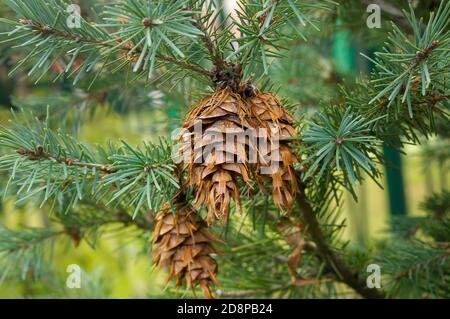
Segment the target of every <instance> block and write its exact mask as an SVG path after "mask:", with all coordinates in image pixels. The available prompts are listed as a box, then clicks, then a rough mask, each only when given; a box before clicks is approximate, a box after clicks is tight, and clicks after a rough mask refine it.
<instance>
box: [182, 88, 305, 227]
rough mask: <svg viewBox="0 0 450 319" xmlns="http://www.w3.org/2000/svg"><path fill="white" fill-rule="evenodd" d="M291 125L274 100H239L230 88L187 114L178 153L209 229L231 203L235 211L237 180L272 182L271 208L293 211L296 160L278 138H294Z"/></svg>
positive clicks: (263, 96) (262, 95)
mask: <svg viewBox="0 0 450 319" xmlns="http://www.w3.org/2000/svg"><path fill="white" fill-rule="evenodd" d="M293 121H294V118H293V117H292V115H290V114H289V112H288V111H287V110H286V109H285V108H284V107H283V105H282V104H281V102H280V101H279V100H278V99H277V98H276V97H275V96H274V95H272V94H270V93H259V92H256V93H255V94H253V95H252V96H251V97H247V96H246V97H242V96H241V95H239V94H237V93H234V92H232V91H231V90H230V89H228V88H227V89H220V90H217V91H216V92H215V93H214V94H213V95H211V96H209V97H206V98H204V99H203V100H202V101H200V103H199V104H198V105H197V106H195V107H194V108H193V109H192V110H191V111H190V112H189V114H188V116H187V119H186V121H185V123H184V125H183V128H184V131H183V132H182V134H181V140H182V141H183V143H184V145H183V147H182V148H181V153H182V154H183V157H184V160H185V162H187V170H188V172H189V174H190V176H189V182H190V184H191V185H193V186H194V187H195V189H196V199H195V206H196V207H199V206H200V205H202V204H205V206H206V207H207V209H208V218H207V221H208V223H209V224H211V222H212V220H213V219H214V221H216V220H217V219H221V220H222V221H223V222H225V221H226V219H227V217H228V209H229V204H230V200H231V199H233V201H234V204H235V205H236V207H239V191H238V185H237V183H238V180H239V179H242V180H243V181H244V182H245V183H247V184H249V185H250V177H252V178H254V179H257V180H258V181H260V185H262V182H263V181H264V180H267V179H270V180H271V182H272V196H273V200H274V203H275V204H276V205H277V206H278V207H279V208H280V209H286V208H291V207H292V204H293V194H294V193H295V192H296V191H297V183H296V177H295V173H294V168H293V165H294V163H295V162H296V161H297V158H296V157H295V155H294V154H293V152H292V150H291V148H290V147H289V145H288V142H287V141H285V140H282V139H283V138H289V137H294V136H296V135H297V133H296V131H295V129H294V128H293V126H292V123H293ZM249 136H251V137H249ZM264 142H265V143H264ZM263 144H265V145H263ZM186 155H187V156H186Z"/></svg>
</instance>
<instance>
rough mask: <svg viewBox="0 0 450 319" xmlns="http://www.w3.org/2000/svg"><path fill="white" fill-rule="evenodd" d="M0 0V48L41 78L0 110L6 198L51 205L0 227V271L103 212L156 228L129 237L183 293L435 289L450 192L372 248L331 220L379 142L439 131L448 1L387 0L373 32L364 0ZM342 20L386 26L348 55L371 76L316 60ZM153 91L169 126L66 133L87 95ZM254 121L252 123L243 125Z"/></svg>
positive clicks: (34, 262)
mask: <svg viewBox="0 0 450 319" xmlns="http://www.w3.org/2000/svg"><path fill="white" fill-rule="evenodd" d="M4 2H5V4H6V5H7V7H8V8H9V10H10V11H8V12H10V13H9V14H10V16H9V17H8V18H1V19H0V22H1V29H2V31H3V32H2V33H1V43H2V44H1V47H0V52H2V56H3V57H4V58H3V57H2V58H1V59H0V62H1V63H3V64H4V65H5V67H6V68H7V69H8V71H9V74H10V75H14V74H26V75H27V76H28V77H29V79H30V80H31V81H33V83H34V84H36V85H46V86H47V87H51V88H53V89H54V93H53V91H52V92H50V93H49V95H50V96H45V97H39V95H36V94H35V93H32V94H29V95H26V94H22V95H21V96H18V97H13V98H12V103H13V105H14V109H13V111H12V114H11V117H10V118H11V121H10V122H9V123H8V124H4V125H2V126H1V127H0V152H1V154H2V155H1V157H0V174H1V175H0V176H1V179H0V180H1V182H0V189H1V190H2V192H3V193H4V194H5V196H4V198H6V199H8V198H13V199H14V200H15V203H16V205H25V204H29V203H32V204H34V205H37V206H38V207H45V208H46V209H48V211H50V216H51V223H50V224H49V225H48V227H45V228H27V229H17V230H13V229H9V228H6V227H4V226H0V278H2V279H8V278H17V277H21V278H34V279H38V278H41V277H42V276H45V273H46V272H47V271H49V270H50V269H51V257H52V254H51V252H52V247H53V244H54V242H55V241H63V240H67V239H69V240H70V241H71V242H73V243H74V244H75V245H77V243H79V242H80V241H87V242H89V243H90V244H92V246H95V242H96V240H97V239H98V238H99V237H101V236H102V235H103V234H104V233H105V231H106V229H107V226H108V225H116V226H118V227H120V228H127V227H134V228H137V229H139V230H141V231H142V232H143V233H144V234H149V233H151V234H152V238H153V240H150V239H149V236H139V235H136V236H138V237H139V238H140V239H142V240H144V241H145V243H146V245H148V246H149V248H150V249H151V250H152V255H153V261H154V262H155V264H157V265H158V266H160V267H161V268H164V269H167V271H168V279H169V280H171V279H173V281H174V282H175V283H174V286H175V287H179V286H181V287H184V288H186V290H187V292H186V293H188V294H191V293H192V294H194V295H197V294H198V292H200V291H201V292H202V293H203V295H204V296H205V297H207V298H210V297H214V296H217V297H297V298H298V297H339V296H343V295H345V294H347V293H348V291H349V289H348V288H350V290H351V292H350V295H351V296H354V297H364V298H384V297H405V296H406V297H424V296H425V297H434V298H445V297H447V298H448V297H450V291H449V289H450V288H449V287H450V285H449V283H450V264H449V261H448V258H447V257H448V255H449V254H450V228H449V225H450V219H449V217H450V216H449V198H450V195H449V193H448V192H446V191H443V192H441V193H437V194H435V195H433V196H431V197H430V198H428V199H427V200H426V201H425V202H424V204H423V209H424V211H426V213H427V215H426V216H424V217H402V218H399V220H395V221H393V223H392V224H393V227H392V229H391V235H390V237H389V238H388V239H386V240H384V241H383V242H380V243H379V244H378V245H377V246H376V248H375V249H373V250H367V251H364V252H361V251H357V250H355V249H354V248H352V247H351V246H349V245H347V242H344V241H343V240H341V239H340V234H341V233H342V228H343V225H342V224H341V223H340V222H339V209H340V207H341V204H342V202H343V194H345V193H346V192H349V193H350V194H352V195H353V196H354V197H355V198H356V197H357V192H356V191H355V187H356V186H357V185H358V184H361V183H363V182H364V180H365V179H368V178H370V179H372V180H374V181H376V182H377V183H379V182H380V179H381V176H382V173H381V171H380V164H382V163H384V161H385V158H384V155H383V154H382V152H381V151H380V147H381V146H383V145H385V146H386V145H388V146H391V147H394V148H396V149H398V150H400V151H402V150H404V148H405V146H406V145H408V144H420V143H422V142H424V141H425V140H426V139H427V138H430V137H431V136H435V135H438V136H439V139H440V140H441V141H442V143H443V145H447V146H448V128H449V125H448V107H449V103H448V95H449V91H448V69H449V61H450V57H449V55H450V43H449V40H450V31H449V22H450V2H447V1H416V2H414V3H410V4H409V6H407V7H405V8H402V6H404V4H405V3H404V1H392V3H390V4H386V3H385V2H382V4H381V6H382V8H381V9H382V10H383V11H382V12H383V15H384V14H386V16H388V17H389V18H391V19H392V20H393V23H392V24H390V25H389V26H388V27H389V28H390V30H391V31H390V32H389V33H388V34H386V32H385V31H384V30H386V28H387V26H386V25H383V28H382V29H380V30H381V31H380V30H378V31H377V29H371V30H369V29H368V28H367V27H366V17H367V13H366V7H367V3H365V1H342V3H336V2H334V1H313V0H311V1H309V0H308V1H297V0H283V1H274V0H247V1H245V0H242V1H238V9H236V10H235V11H233V12H228V11H227V10H226V9H225V7H224V6H223V5H222V4H221V2H220V1H213V0H199V1H192V0H179V1H167V0H160V1H152V0H127V1H118V2H116V3H108V1H105V3H103V2H102V1H82V3H83V6H82V8H81V13H80V14H79V15H78V14H77V11H76V10H75V11H74V10H73V9H72V10H70V9H69V10H68V8H69V5H70V3H68V2H66V1H64V0H45V1H42V0H39V1H38V0H5V1H4ZM70 8H73V7H70ZM401 9H404V10H403V11H402V10H401ZM5 10H6V9H5ZM383 17H384V16H383ZM77 22H79V25H77ZM382 22H383V24H386V22H387V20H386V19H383V21H382ZM320 30H321V31H320ZM341 30H354V31H355V33H358V32H359V33H361V34H360V36H361V38H368V39H369V38H370V43H371V44H373V45H374V46H376V45H378V44H380V43H382V45H380V46H379V49H378V50H376V52H375V54H374V55H373V56H370V55H369V54H366V53H362V56H363V57H364V58H365V59H367V60H368V61H369V62H370V63H371V64H372V65H373V69H372V72H371V73H370V75H367V76H364V75H361V77H359V78H358V79H357V80H356V81H355V80H354V79H352V78H351V77H350V76H344V78H345V79H344V80H342V79H341V77H340V76H338V75H337V74H334V73H333V72H334V71H333V72H328V73H327V74H326V75H325V76H324V75H323V74H321V73H319V72H314V71H312V70H314V69H313V68H314V67H317V66H318V65H320V63H321V61H318V60H320V54H319V52H321V50H322V49H323V48H324V47H329V45H330V37H332V36H334V35H335V34H336V33H337V32H340V31H341ZM306 40H307V41H306ZM308 57H309V59H312V60H311V61H308V60H305V59H307V58H308ZM299 58H301V59H302V60H299ZM303 58H305V59H303ZM322 62H323V61H322ZM17 77H18V75H17ZM292 79H294V80H298V79H299V83H296V82H295V81H290V80H292ZM280 83H282V84H283V85H282V87H280V85H279V84H280ZM284 84H286V85H284ZM336 88H338V89H336ZM156 90H160V91H161V92H163V93H164V94H165V98H164V101H163V105H162V106H161V107H166V106H167V108H168V109H169V108H170V107H173V106H171V105H174V104H176V105H177V106H176V110H178V111H179V112H181V113H179V114H180V117H183V118H184V120H181V119H180V121H179V123H178V126H180V127H181V129H180V130H179V131H178V132H177V133H176V134H172V136H171V137H172V138H171V137H170V136H169V134H168V135H167V136H164V137H161V138H160V139H159V140H158V141H153V142H147V141H142V143H140V145H138V146H133V145H130V143H127V142H126V141H124V140H120V141H117V142H116V141H112V142H110V143H108V144H107V145H104V146H91V145H87V144H85V143H82V142H80V137H79V136H78V134H79V131H80V128H81V127H82V126H83V124H85V123H86V122H87V121H89V120H90V119H91V118H92V114H93V113H95V112H97V113H98V112H106V111H107V110H109V111H111V112H117V113H119V114H126V113H128V112H131V111H133V110H140V111H142V110H145V109H149V108H150V107H151V105H153V104H155V103H157V101H155V95H154V94H153V95H152V94H150V95H149V92H150V91H153V92H155V91H156ZM295 102H299V103H300V104H299V103H295ZM191 105H192V106H191ZM190 106H191V107H190ZM189 107H190V108H189ZM198 123H201V124H202V127H201V128H200V130H197V129H196V124H198ZM249 131H250V132H256V131H258V132H259V131H263V132H265V135H263V136H259V135H258V138H257V139H256V140H252V138H251V137H248V136H247V137H244V138H243V139H240V138H239V136H241V135H242V134H247V132H249ZM230 132H231V134H232V135H233V134H234V135H236V136H237V138H236V139H235V137H233V139H232V142H231V145H229V144H228V143H224V142H226V140H227V136H228V135H227V134H230ZM224 133H226V134H225V135H224ZM227 141H228V140H227ZM263 144H264V145H266V146H267V145H268V148H264V147H262V146H261V145H263ZM441 151H442V149H441ZM199 154H200V155H203V158H202V157H200V159H199V158H198V155H199ZM427 154H428V156H431V157H433V158H434V157H436V155H435V154H434V153H433V150H432V149H429V150H428V151H427ZM441 157H442V161H445V160H446V158H448V156H447V155H446V154H441ZM149 258H150V257H149ZM373 263H375V264H378V265H380V266H381V268H382V275H383V283H388V284H383V286H382V288H379V289H373V288H370V287H368V285H367V283H366V277H367V272H366V269H367V265H369V264H373ZM182 291H183V292H184V289H182ZM166 294H170V295H171V296H172V294H173V296H180V294H179V293H178V292H177V290H175V289H173V290H169V291H168V292H166Z"/></svg>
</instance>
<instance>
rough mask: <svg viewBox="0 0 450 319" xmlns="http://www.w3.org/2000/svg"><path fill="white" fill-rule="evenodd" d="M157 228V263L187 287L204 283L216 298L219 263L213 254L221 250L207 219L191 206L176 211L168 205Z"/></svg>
mask: <svg viewBox="0 0 450 319" xmlns="http://www.w3.org/2000/svg"><path fill="white" fill-rule="evenodd" d="M156 221H157V222H156V227H155V230H154V232H153V244H154V245H155V246H154V248H153V259H154V262H155V264H157V265H158V266H160V267H162V268H167V269H169V276H168V279H167V281H170V280H171V279H172V278H174V277H175V278H176V286H181V285H182V284H183V282H185V283H186V288H187V289H192V291H193V292H194V295H195V291H194V289H195V287H197V286H200V288H201V290H202V292H203V294H204V296H205V298H212V294H211V291H210V289H209V287H210V285H211V284H212V283H213V282H214V283H216V284H218V281H217V278H216V275H217V272H218V265H217V263H216V261H215V260H214V259H213V258H212V257H211V254H213V253H221V252H220V250H219V249H218V248H216V247H215V245H214V244H213V243H212V241H218V240H219V239H218V238H216V237H215V236H213V235H212V234H210V233H209V232H207V231H206V229H205V227H206V223H205V222H204V221H203V220H202V219H201V218H200V217H199V216H198V215H197V214H196V212H195V211H194V210H193V209H192V207H190V206H184V207H180V208H179V209H178V210H177V211H176V212H175V213H172V210H171V209H170V207H165V209H164V210H163V211H161V212H160V213H159V214H158V215H157V217H156Z"/></svg>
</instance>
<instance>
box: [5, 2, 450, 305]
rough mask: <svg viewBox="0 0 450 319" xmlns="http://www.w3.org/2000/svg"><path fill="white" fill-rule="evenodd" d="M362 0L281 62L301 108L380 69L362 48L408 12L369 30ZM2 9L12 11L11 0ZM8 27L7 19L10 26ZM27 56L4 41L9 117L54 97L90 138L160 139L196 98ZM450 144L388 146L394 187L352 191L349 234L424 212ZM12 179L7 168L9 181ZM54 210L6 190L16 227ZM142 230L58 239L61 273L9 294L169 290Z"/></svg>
mask: <svg viewBox="0 0 450 319" xmlns="http://www.w3.org/2000/svg"><path fill="white" fill-rule="evenodd" d="M98 2H102V1H90V0H86V1H78V3H79V4H80V5H81V6H82V8H83V10H84V11H83V12H88V11H87V8H88V7H89V6H91V5H93V4H94V3H98ZM225 2H226V5H227V8H228V9H231V8H233V7H234V5H235V4H234V1H225ZM392 2H393V3H394V4H398V3H399V7H401V4H400V3H401V2H405V1H392ZM424 2H427V1H424ZM355 3H356V1H348V4H345V3H342V4H341V5H340V7H339V8H338V9H336V12H335V13H332V14H330V15H329V16H327V17H325V18H324V21H323V25H322V26H321V28H322V30H321V31H320V32H314V31H313V30H312V31H311V34H312V36H310V37H309V39H308V42H305V41H303V40H301V39H299V40H298V41H295V42H294V43H293V44H291V46H292V47H291V48H290V50H289V52H288V56H287V57H286V59H284V60H282V61H280V62H275V63H274V65H273V66H272V70H273V72H271V77H272V78H271V80H273V82H274V83H277V90H278V94H279V95H280V96H282V97H284V98H287V99H289V101H290V102H292V103H295V104H298V105H299V108H298V109H299V110H298V112H299V115H301V114H302V113H309V114H311V113H313V112H315V111H316V110H317V109H318V108H319V107H320V105H321V104H323V103H327V102H338V101H339V94H338V86H339V85H340V84H342V83H344V82H345V83H352V82H354V81H355V78H357V77H358V76H360V75H361V74H362V75H364V74H367V72H369V70H370V65H369V64H368V63H367V60H365V59H364V58H362V57H361V56H360V55H359V52H365V53H366V54H370V53H371V52H373V51H374V50H376V49H377V48H380V46H381V45H382V41H383V38H384V37H385V36H386V34H387V30H388V29H389V23H388V22H389V20H391V19H394V20H395V19H399V17H398V16H397V15H396V14H389V13H383V15H382V27H381V28H380V29H372V30H369V29H368V28H367V26H366V24H365V19H366V18H367V13H366V12H365V8H366V6H365V5H364V1H359V2H358V3H360V5H355ZM430 3H431V2H430ZM423 8H426V5H423ZM422 13H426V9H423V12H422ZM86 14H87V13H86ZM0 15H1V16H2V17H8V16H10V15H11V13H10V12H9V11H8V10H7V8H6V7H5V6H4V5H3V4H2V3H0ZM5 29H6V26H5V25H2V24H0V32H1V31H2V30H5ZM19 59H20V55H19V54H18V53H16V51H15V49H14V48H11V47H10V45H9V44H0V124H1V125H8V119H9V118H10V109H11V108H20V107H25V108H31V109H34V110H36V112H43V111H44V110H45V109H46V107H47V105H52V108H51V111H52V112H60V113H61V114H63V115H64V114H69V113H70V114H73V115H72V116H71V117H70V118H69V119H67V121H66V122H65V127H62V128H63V129H67V130H71V131H73V132H76V133H77V134H78V136H79V139H80V140H81V141H85V142H89V143H91V144H95V143H98V144H105V143H106V142H107V141H109V140H113V141H117V140H119V139H120V138H122V139H125V140H127V142H128V143H129V144H131V145H137V144H139V143H140V142H141V141H143V140H149V141H156V140H157V139H158V136H169V135H170V132H171V131H172V130H173V129H174V128H176V127H177V126H178V125H179V123H181V120H182V117H183V114H185V113H186V111H187V109H188V108H189V105H190V104H191V103H193V101H194V100H195V98H196V97H195V96H193V95H192V94H191V92H189V90H188V89H187V88H186V89H183V88H181V89H180V88H174V89H173V90H170V91H168V90H160V89H159V88H158V87H149V88H148V91H147V93H146V95H145V96H144V97H143V98H141V97H139V98H138V97H136V96H134V95H133V93H132V88H129V89H128V88H124V87H121V86H120V85H116V86H114V85H105V92H104V93H105V94H114V93H116V94H117V96H118V98H117V103H115V104H114V103H110V102H108V101H106V102H105V100H104V99H102V96H101V95H98V94H96V95H95V96H91V95H90V92H88V91H81V90H79V89H76V88H73V87H72V86H71V84H70V81H68V80H64V79H61V80H59V81H57V82H56V83H53V82H52V81H51V79H45V78H44V79H42V80H41V81H40V82H39V83H38V84H37V85H34V83H33V82H32V81H30V80H29V79H28V78H27V76H26V74H24V73H21V72H18V73H15V74H14V75H13V76H8V73H9V72H10V71H11V69H12V68H13V66H14V64H15V62H16V61H17V60H19ZM97 92H98V91H97ZM74 94H75V95H76V96H78V97H79V99H78V100H77V101H75V102H74V101H73V99H68V98H67V97H68V96H71V95H72V96H73V95H74ZM127 94H128V95H129V96H127ZM53 106H54V107H53ZM86 110H87V111H86ZM80 123H83V125H79V124H80ZM449 146H450V145H449V143H448V139H447V140H442V139H437V138H435V137H431V138H430V139H429V140H425V139H424V140H423V143H422V145H420V146H411V147H407V148H406V149H405V154H399V153H397V152H395V151H392V150H388V149H386V150H384V152H385V154H386V155H387V156H388V159H389V162H388V165H387V166H386V167H385V168H384V171H385V177H384V178H383V180H382V182H381V184H382V186H383V188H384V189H381V188H380V187H379V186H378V185H376V184H375V183H374V182H372V181H370V180H369V179H367V181H366V182H365V183H364V184H363V185H361V186H359V187H358V190H357V193H358V195H359V201H358V202H355V201H354V200H353V198H352V197H351V196H350V195H346V201H345V205H344V206H343V207H342V208H341V217H340V218H341V220H342V222H343V223H344V224H345V225H346V227H345V230H344V231H343V237H344V239H349V240H350V241H351V245H354V246H355V247H357V248H360V249H371V246H372V245H373V243H374V241H375V240H376V239H380V238H383V236H386V230H387V227H388V226H389V224H390V223H392V222H395V216H396V215H401V214H409V215H413V216H420V215H422V214H423V211H422V210H421V208H420V202H421V201H423V199H424V198H425V197H426V196H428V195H430V194H432V193H433V192H436V191H440V190H442V189H448V185H449V178H448V174H447V172H448V168H449V163H448V158H449V156H448V152H449V149H450V148H449ZM5 179H6V176H5V175H4V174H3V173H0V181H1V182H0V184H4V183H5ZM1 188H2V187H1V186H0V190H1ZM48 217H49V212H48V211H47V210H46V209H38V208H36V207H31V206H29V205H25V206H20V205H16V204H14V202H12V201H10V200H3V199H0V221H1V223H2V224H4V225H5V226H7V227H10V228H15V227H19V226H21V227H23V226H36V227H38V226H43V225H47V224H48V223H50V221H49V218H48ZM142 236H143V237H144V238H145V240H147V239H148V238H149V237H150V234H145V233H144V234H142V233H141V232H139V233H137V232H136V230H120V233H117V231H115V230H112V231H111V234H110V235H106V236H103V237H102V238H101V240H99V241H98V242H97V243H96V248H95V249H93V248H92V247H91V246H90V245H88V243H87V242H85V241H81V243H80V244H79V245H78V246H75V245H74V244H73V243H70V242H69V243H65V244H58V246H57V247H55V250H54V256H53V258H52V260H53V269H54V271H53V272H52V275H50V276H48V277H44V278H41V279H40V280H39V281H31V280H22V279H21V278H17V279H7V280H2V278H0V281H1V283H0V298H11V297H25V298H36V297H69V298H93V297H96V298H130V297H134V298H146V297H164V296H165V293H164V290H163V288H164V286H165V281H164V278H165V274H164V273H162V272H161V271H160V270H158V269H157V268H154V267H153V266H152V263H151V257H150V253H149V252H148V251H147V248H146V247H145V246H143V245H142ZM69 264H78V265H80V266H81V268H82V269H83V272H84V273H83V276H84V278H85V280H84V281H83V283H84V285H83V287H82V288H81V289H68V288H66V285H65V280H66V277H67V272H66V267H67V265H69Z"/></svg>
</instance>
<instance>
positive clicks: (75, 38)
mask: <svg viewBox="0 0 450 319" xmlns="http://www.w3.org/2000/svg"><path fill="white" fill-rule="evenodd" d="M19 23H21V24H24V25H26V26H28V27H30V28H32V29H34V30H35V31H36V32H37V33H40V34H43V35H52V36H54V37H56V38H60V39H65V40H69V41H72V42H75V43H86V44H92V45H97V46H100V47H116V46H117V44H116V43H115V42H112V41H101V40H98V39H90V38H86V37H82V36H79V35H74V34H70V33H68V32H65V31H60V30H55V29H52V28H51V27H49V26H43V25H40V24H37V23H34V22H33V21H31V20H20V21H19ZM119 41H120V40H119ZM118 49H119V50H123V51H127V52H129V51H130V50H132V49H133V47H130V46H127V45H126V44H122V45H120V46H119V47H118ZM138 53H140V50H135V54H138ZM156 57H157V58H158V59H160V60H162V61H165V62H169V63H174V64H176V65H178V66H180V67H181V68H183V69H187V70H191V71H194V72H197V73H199V74H202V75H204V76H206V77H211V75H212V73H211V72H210V71H208V70H206V69H205V68H203V67H201V66H200V65H198V64H193V63H189V62H186V61H184V60H178V59H176V58H174V57H171V56H168V55H164V54H161V53H158V54H156Z"/></svg>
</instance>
